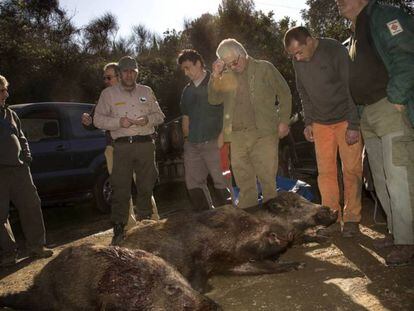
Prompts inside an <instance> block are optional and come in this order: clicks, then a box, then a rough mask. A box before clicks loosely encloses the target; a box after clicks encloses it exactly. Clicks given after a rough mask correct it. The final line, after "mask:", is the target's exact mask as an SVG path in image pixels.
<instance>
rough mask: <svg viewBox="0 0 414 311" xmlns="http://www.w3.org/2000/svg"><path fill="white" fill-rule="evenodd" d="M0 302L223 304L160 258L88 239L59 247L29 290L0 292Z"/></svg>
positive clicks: (130, 306) (124, 306)
mask: <svg viewBox="0 0 414 311" xmlns="http://www.w3.org/2000/svg"><path fill="white" fill-rule="evenodd" d="M0 305H2V306H7V307H12V308H18V309H19V310H22V309H23V310H25V309H26V310H151V311H163V310H176V311H178V310H180V311H181V310H200V311H210V310H211V311H213V310H221V308H220V307H219V306H218V305H217V304H216V303H215V302H214V301H212V300H211V299H209V298H207V297H206V296H203V295H202V294H200V293H198V292H197V291H195V290H194V289H192V288H191V286H190V285H189V284H188V282H187V281H186V280H185V279H184V278H183V276H182V275H181V274H180V273H179V272H178V271H177V270H176V269H174V268H173V267H171V265H169V264H168V263H166V262H165V261H164V260H163V259H161V258H159V257H157V256H155V255H153V254H151V253H147V252H145V251H142V250H128V249H124V248H120V247H112V246H110V247H103V246H92V245H81V246H77V247H69V248H67V249H65V250H63V251H62V252H61V253H60V254H59V255H58V256H57V257H56V258H54V259H53V260H52V261H50V262H49V263H48V264H47V265H46V266H45V267H44V268H43V269H42V270H41V271H40V273H39V274H38V275H37V276H36V277H35V279H34V284H33V285H32V287H31V288H30V289H29V290H28V291H26V292H22V293H17V294H9V295H7V296H3V297H0Z"/></svg>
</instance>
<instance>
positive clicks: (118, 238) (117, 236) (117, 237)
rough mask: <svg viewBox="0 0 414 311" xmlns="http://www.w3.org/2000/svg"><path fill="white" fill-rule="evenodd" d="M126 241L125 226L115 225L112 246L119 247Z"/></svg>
mask: <svg viewBox="0 0 414 311" xmlns="http://www.w3.org/2000/svg"><path fill="white" fill-rule="evenodd" d="M124 239H125V225H124V224H121V223H116V224H114V236H113V238H112V241H111V245H119V243H121V242H122V241H123V240H124Z"/></svg>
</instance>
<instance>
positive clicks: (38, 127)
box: [10, 102, 111, 212]
mask: <svg viewBox="0 0 414 311" xmlns="http://www.w3.org/2000/svg"><path fill="white" fill-rule="evenodd" d="M92 107H93V105H92V104H81V103H67V102H47V103H30V104H21V105H13V106H10V108H11V109H13V110H14V111H15V112H16V113H17V114H18V116H19V118H20V120H21V122H22V128H23V131H24V133H25V135H26V137H27V140H28V142H29V145H30V150H31V152H32V157H33V162H32V164H31V171H32V175H33V180H34V183H35V185H36V187H37V190H38V193H39V195H40V197H41V199H42V203H43V204H44V205H45V204H49V203H56V202H58V203H62V202H69V201H79V200H84V199H90V198H93V199H94V202H95V206H96V208H97V209H98V210H100V211H102V212H108V211H109V210H110V196H111V187H110V183H109V175H108V171H107V168H106V161H105V157H104V150H105V146H106V139H105V134H104V131H102V130H99V129H97V130H92V131H90V130H86V129H85V128H84V127H83V126H82V124H81V121H80V120H81V115H82V113H84V112H90V111H91V109H92Z"/></svg>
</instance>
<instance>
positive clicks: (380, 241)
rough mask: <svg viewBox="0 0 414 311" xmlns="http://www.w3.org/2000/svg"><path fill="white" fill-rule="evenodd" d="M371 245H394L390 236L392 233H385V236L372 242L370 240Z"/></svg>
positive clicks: (385, 246)
mask: <svg viewBox="0 0 414 311" xmlns="http://www.w3.org/2000/svg"><path fill="white" fill-rule="evenodd" d="M372 246H374V248H376V249H383V248H387V247H391V246H394V239H393V238H392V235H386V236H385V238H379V239H375V240H374V242H372Z"/></svg>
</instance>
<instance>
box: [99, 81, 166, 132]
mask: <svg viewBox="0 0 414 311" xmlns="http://www.w3.org/2000/svg"><path fill="white" fill-rule="evenodd" d="M142 116H147V117H148V123H147V124H146V125H144V126H138V125H131V126H130V127H129V128H123V127H121V125H120V124H119V120H120V118H121V117H128V118H130V119H135V120H136V119H138V118H139V117H142ZM164 118H165V115H164V113H163V112H162V111H161V109H160V106H159V105H158V102H157V99H156V98H155V95H154V93H153V91H152V90H151V88H150V87H148V86H145V85H141V84H137V85H136V87H135V89H133V90H132V91H127V90H125V89H124V88H123V86H122V85H121V84H118V85H116V86H112V87H108V88H106V89H104V90H103V91H102V93H101V96H100V97H99V101H98V105H97V106H96V109H95V115H94V118H93V123H94V125H95V126H96V127H98V128H100V129H104V130H109V131H110V132H111V136H112V138H113V139H117V138H119V137H125V136H135V135H150V134H153V133H154V132H155V128H154V126H156V125H158V124H161V123H163V122H164Z"/></svg>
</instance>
